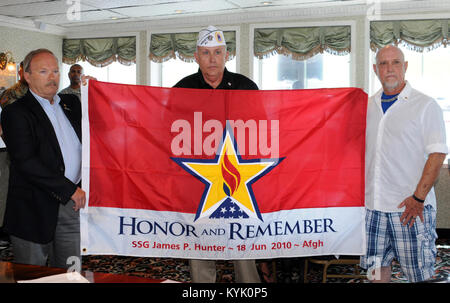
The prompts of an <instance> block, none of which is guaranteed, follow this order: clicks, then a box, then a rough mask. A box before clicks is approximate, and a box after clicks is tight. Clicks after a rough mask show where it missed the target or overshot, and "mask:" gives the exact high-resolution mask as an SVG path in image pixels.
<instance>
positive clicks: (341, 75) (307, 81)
mask: <svg viewBox="0 0 450 303" xmlns="http://www.w3.org/2000/svg"><path fill="white" fill-rule="evenodd" d="M253 67H254V69H253V74H254V75H255V79H256V81H257V84H258V86H259V88H260V89H302V88H322V87H348V86H350V55H349V54H347V55H344V56H337V55H331V54H328V53H326V52H324V53H322V54H317V55H315V56H313V57H311V58H309V59H307V60H305V61H296V60H293V59H292V58H290V57H287V56H285V55H279V54H276V55H273V56H270V57H269V58H264V59H258V58H254V63H253Z"/></svg>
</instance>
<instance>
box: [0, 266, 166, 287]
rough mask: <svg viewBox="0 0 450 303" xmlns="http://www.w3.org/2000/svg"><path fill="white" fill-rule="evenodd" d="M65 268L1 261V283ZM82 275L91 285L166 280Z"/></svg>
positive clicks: (60, 272) (116, 275)
mask: <svg viewBox="0 0 450 303" xmlns="http://www.w3.org/2000/svg"><path fill="white" fill-rule="evenodd" d="M66 272H67V270H66V269H64V268H55V267H46V266H37V265H26V264H17V263H12V262H2V261H0V283H16V282H17V281H21V280H31V279H38V278H42V277H46V276H51V275H58V274H63V273H66ZM81 275H82V276H83V277H85V278H86V279H87V280H88V281H89V282H91V283H161V282H164V281H166V280H162V279H150V278H142V277H137V276H127V275H119V274H109V273H98V272H85V271H82V272H81Z"/></svg>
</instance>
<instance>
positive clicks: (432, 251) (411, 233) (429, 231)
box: [361, 205, 437, 282]
mask: <svg viewBox="0 0 450 303" xmlns="http://www.w3.org/2000/svg"><path fill="white" fill-rule="evenodd" d="M401 215H402V213H401V212H396V213H386V212H380V211H376V210H369V209H366V237H367V251H366V255H365V256H362V257H361V267H362V268H365V269H368V268H369V269H371V270H373V269H375V268H377V267H379V266H382V267H384V266H390V265H391V263H392V260H393V259H394V258H396V259H397V261H398V262H399V263H400V267H401V269H402V271H403V273H404V274H405V276H406V277H407V278H408V280H409V281H410V282H420V281H425V280H428V279H430V278H431V277H433V275H434V265H435V262H436V245H435V242H436V239H437V234H436V211H435V210H434V209H433V207H432V206H431V205H426V206H425V208H424V222H423V223H422V221H421V220H420V218H418V217H417V219H416V221H415V223H414V225H413V226H412V227H411V228H409V227H408V225H405V226H403V225H402V224H401V222H400V217H401Z"/></svg>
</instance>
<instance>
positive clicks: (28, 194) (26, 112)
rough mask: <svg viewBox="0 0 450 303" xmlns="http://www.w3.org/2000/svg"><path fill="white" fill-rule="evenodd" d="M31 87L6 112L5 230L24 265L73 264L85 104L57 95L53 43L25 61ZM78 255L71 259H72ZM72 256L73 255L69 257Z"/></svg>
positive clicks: (82, 200) (81, 193)
mask: <svg viewBox="0 0 450 303" xmlns="http://www.w3.org/2000/svg"><path fill="white" fill-rule="evenodd" d="M24 71H25V73H24V76H25V79H26V81H27V83H28V85H29V91H28V92H27V93H26V95H25V96H24V97H22V98H21V99H19V100H17V101H16V102H14V103H13V104H10V105H8V106H6V107H5V108H4V110H3V112H2V114H1V125H2V127H3V133H4V141H5V144H6V147H7V150H8V153H9V155H10V159H11V164H10V176H9V186H8V196H7V205H6V213H5V223H4V229H5V231H6V232H7V233H9V235H10V238H11V243H12V247H13V254H14V260H15V262H18V263H25V264H35V265H46V264H47V258H49V264H50V266H56V267H68V266H69V265H71V263H69V264H67V261H68V258H69V257H72V256H74V257H78V258H79V257H80V227H79V213H78V210H79V209H80V208H83V207H84V205H85V203H86V195H85V192H84V191H83V190H82V189H81V188H80V185H79V183H80V177H81V106H80V102H79V101H78V99H77V97H76V96H74V95H62V96H58V95H57V94H56V92H57V90H58V85H59V65H58V60H57V58H56V57H55V55H54V54H53V53H52V52H50V51H49V50H47V49H38V50H35V51H32V52H30V53H29V54H28V55H27V56H26V57H25V59H24ZM70 260H72V261H70ZM70 260H69V261H70V262H74V261H75V260H73V259H70Z"/></svg>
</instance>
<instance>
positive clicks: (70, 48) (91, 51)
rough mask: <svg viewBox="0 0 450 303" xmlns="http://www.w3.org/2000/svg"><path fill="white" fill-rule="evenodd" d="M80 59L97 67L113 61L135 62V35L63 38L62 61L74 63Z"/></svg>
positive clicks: (127, 63)
mask: <svg viewBox="0 0 450 303" xmlns="http://www.w3.org/2000/svg"><path fill="white" fill-rule="evenodd" d="M81 60H82V61H88V62H89V63H91V64H92V65H94V66H97V67H103V66H106V65H109V64H111V63H112V62H114V61H118V62H120V63H122V64H124V65H131V64H133V63H136V37H135V36H132V37H112V38H93V39H64V40H63V62H64V63H66V64H74V63H76V62H78V61H81Z"/></svg>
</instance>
